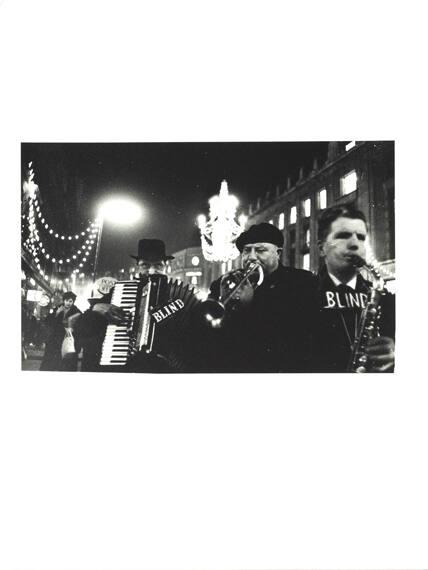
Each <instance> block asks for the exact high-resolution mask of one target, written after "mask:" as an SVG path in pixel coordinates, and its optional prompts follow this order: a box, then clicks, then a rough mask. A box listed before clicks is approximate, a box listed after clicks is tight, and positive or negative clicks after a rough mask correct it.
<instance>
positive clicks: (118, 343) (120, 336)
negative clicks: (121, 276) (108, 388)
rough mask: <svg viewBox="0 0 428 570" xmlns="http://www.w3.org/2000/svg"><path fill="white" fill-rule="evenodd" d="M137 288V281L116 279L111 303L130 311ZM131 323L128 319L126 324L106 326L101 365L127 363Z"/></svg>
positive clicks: (134, 300) (133, 306) (135, 297)
mask: <svg viewBox="0 0 428 570" xmlns="http://www.w3.org/2000/svg"><path fill="white" fill-rule="evenodd" d="M138 288H139V282H138V281H118V282H117V283H116V284H115V286H114V289H113V294H112V298H111V303H112V304H113V305H116V306H117V307H120V308H121V309H123V310H124V311H131V312H132V311H133V309H134V308H135V304H136V299H137V294H138ZM132 314H133V313H132ZM133 318H134V314H133ZM132 324H133V323H132V321H130V322H129V324H126V325H113V324H111V325H108V326H107V330H106V335H105V338H104V343H103V348H102V353H101V359H100V365H101V366H112V365H117V366H121V365H122V366H123V365H125V364H126V363H127V360H128V352H129V345H130V334H129V331H130V329H131V327H132Z"/></svg>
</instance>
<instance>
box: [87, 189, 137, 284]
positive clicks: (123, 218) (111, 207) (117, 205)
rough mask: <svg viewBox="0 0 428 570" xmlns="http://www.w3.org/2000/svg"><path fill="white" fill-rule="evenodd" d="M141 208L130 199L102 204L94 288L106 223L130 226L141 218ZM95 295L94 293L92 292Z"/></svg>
mask: <svg viewBox="0 0 428 570" xmlns="http://www.w3.org/2000/svg"><path fill="white" fill-rule="evenodd" d="M141 215H142V211H141V207H140V206H139V205H138V204H137V203H136V202H134V201H132V200H129V199H128V198H110V199H109V200H106V201H105V202H103V203H102V204H101V206H100V207H99V209H98V216H97V220H96V223H97V226H98V238H97V249H96V251H95V261H94V270H93V274H92V287H93V286H94V284H95V281H96V277H97V269H98V259H99V254H100V249H101V238H102V235H103V228H104V224H105V222H111V223H113V224H115V225H120V226H129V225H132V224H133V223H135V222H136V221H138V220H139V219H140V218H141ZM92 294H94V292H92Z"/></svg>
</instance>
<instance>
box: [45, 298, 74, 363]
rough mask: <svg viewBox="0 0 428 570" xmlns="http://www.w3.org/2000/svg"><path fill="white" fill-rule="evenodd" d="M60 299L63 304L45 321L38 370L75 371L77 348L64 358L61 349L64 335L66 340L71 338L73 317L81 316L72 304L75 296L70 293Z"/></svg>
mask: <svg viewBox="0 0 428 570" xmlns="http://www.w3.org/2000/svg"><path fill="white" fill-rule="evenodd" d="M62 299H63V304H62V305H60V306H59V307H58V308H57V309H56V310H55V311H54V313H52V314H51V315H49V317H48V318H47V319H46V324H47V325H48V329H49V330H48V337H47V339H46V347H45V353H44V356H43V360H42V363H41V365H40V370H62V371H64V370H68V371H75V370H77V358H78V354H79V351H80V348H79V346H77V347H75V351H74V352H70V353H68V354H67V355H65V356H64V358H63V356H62V354H61V349H62V345H63V341H64V338H65V337H66V335H67V337H68V338H72V331H73V322H74V320H75V318H76V317H75V315H78V314H81V311H80V310H79V309H78V308H77V307H76V306H75V304H74V302H75V301H76V295H75V294H74V293H73V292H72V291H67V292H66V293H64V294H63V297H62ZM73 317H74V319H73ZM70 335H71V336H70Z"/></svg>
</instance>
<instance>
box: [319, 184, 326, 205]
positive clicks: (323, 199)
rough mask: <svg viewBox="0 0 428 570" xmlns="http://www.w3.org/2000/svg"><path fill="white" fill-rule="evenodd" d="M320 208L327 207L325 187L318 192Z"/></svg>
mask: <svg viewBox="0 0 428 570" xmlns="http://www.w3.org/2000/svg"><path fill="white" fill-rule="evenodd" d="M318 208H319V209H320V210H325V208H327V190H326V189H325V188H323V189H322V190H320V191H319V192H318Z"/></svg>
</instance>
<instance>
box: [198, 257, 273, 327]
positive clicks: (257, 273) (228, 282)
mask: <svg viewBox="0 0 428 570" xmlns="http://www.w3.org/2000/svg"><path fill="white" fill-rule="evenodd" d="M263 279H264V273H263V268H262V266H261V265H260V263H259V262H258V261H253V262H250V263H249V264H248V265H247V267H246V269H237V270H236V271H231V272H229V273H226V274H225V275H223V277H222V278H221V281H220V298H219V300H216V299H211V298H208V299H207V300H206V301H204V302H203V303H201V313H202V316H203V317H204V318H205V320H206V321H207V322H208V323H209V324H210V325H211V326H212V327H213V328H219V327H221V326H222V324H223V321H224V317H225V315H226V311H227V310H228V309H230V310H236V308H237V307H238V306H239V305H240V304H241V301H240V297H239V291H240V290H241V289H242V288H243V287H244V285H246V284H249V285H250V286H251V287H252V289H253V291H254V290H255V289H256V288H257V287H258V286H259V285H261V284H262V282H263Z"/></svg>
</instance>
